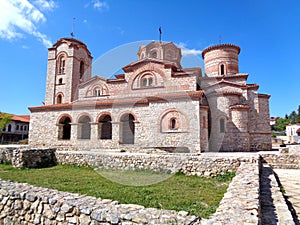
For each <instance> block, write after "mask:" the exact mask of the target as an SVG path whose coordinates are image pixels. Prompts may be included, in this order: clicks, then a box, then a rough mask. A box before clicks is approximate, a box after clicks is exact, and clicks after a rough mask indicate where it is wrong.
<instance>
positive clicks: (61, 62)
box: [57, 55, 66, 74]
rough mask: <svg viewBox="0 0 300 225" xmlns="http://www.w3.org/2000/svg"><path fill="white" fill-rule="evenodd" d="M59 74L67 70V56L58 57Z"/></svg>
mask: <svg viewBox="0 0 300 225" xmlns="http://www.w3.org/2000/svg"><path fill="white" fill-rule="evenodd" d="M57 69H58V74H64V73H65V71H66V56H65V55H61V56H59V58H58V68H57Z"/></svg>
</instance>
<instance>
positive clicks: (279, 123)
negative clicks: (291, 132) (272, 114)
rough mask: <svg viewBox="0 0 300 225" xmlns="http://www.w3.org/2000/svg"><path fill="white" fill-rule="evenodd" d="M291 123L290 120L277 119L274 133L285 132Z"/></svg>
mask: <svg viewBox="0 0 300 225" xmlns="http://www.w3.org/2000/svg"><path fill="white" fill-rule="evenodd" d="M291 122H292V120H291V119H285V118H278V119H277V120H276V124H275V130H276V131H285V127H286V125H288V124H291Z"/></svg>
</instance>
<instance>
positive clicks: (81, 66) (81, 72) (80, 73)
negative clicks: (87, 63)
mask: <svg viewBox="0 0 300 225" xmlns="http://www.w3.org/2000/svg"><path fill="white" fill-rule="evenodd" d="M83 74H84V62H83V61H81V62H80V67H79V78H80V79H81V78H82V77H83Z"/></svg>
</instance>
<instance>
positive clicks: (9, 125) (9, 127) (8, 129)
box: [7, 124, 11, 132]
mask: <svg viewBox="0 0 300 225" xmlns="http://www.w3.org/2000/svg"><path fill="white" fill-rule="evenodd" d="M7 132H11V124H8V127H7Z"/></svg>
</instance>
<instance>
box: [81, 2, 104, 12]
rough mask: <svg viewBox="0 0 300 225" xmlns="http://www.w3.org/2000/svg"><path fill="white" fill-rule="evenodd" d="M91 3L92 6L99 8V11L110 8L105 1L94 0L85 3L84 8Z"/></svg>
mask: <svg viewBox="0 0 300 225" xmlns="http://www.w3.org/2000/svg"><path fill="white" fill-rule="evenodd" d="M90 5H92V7H93V8H94V9H97V10H99V11H103V10H108V9H109V5H108V4H107V3H106V2H105V1H100V0H92V1H90V2H88V3H87V4H85V5H84V8H87V7H89V6H90Z"/></svg>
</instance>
